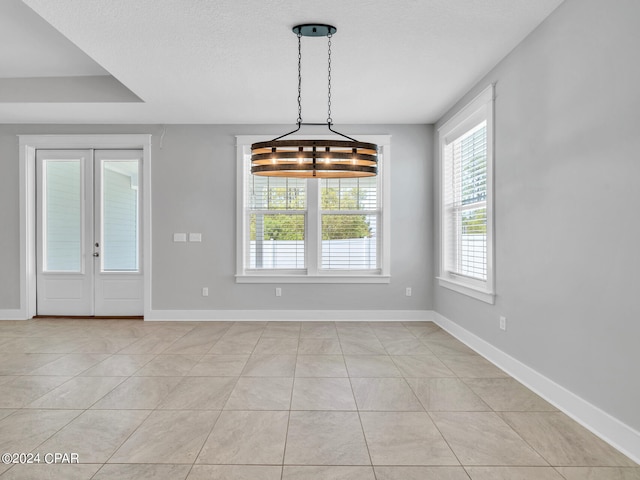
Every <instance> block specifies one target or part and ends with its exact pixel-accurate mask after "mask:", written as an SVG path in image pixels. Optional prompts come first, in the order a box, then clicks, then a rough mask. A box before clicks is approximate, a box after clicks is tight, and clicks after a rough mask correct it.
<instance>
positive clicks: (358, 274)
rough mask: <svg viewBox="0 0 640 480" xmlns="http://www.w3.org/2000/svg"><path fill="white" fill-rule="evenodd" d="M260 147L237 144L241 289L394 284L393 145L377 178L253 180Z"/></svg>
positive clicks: (245, 140) (244, 140) (244, 141)
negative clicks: (244, 285)
mask: <svg viewBox="0 0 640 480" xmlns="http://www.w3.org/2000/svg"><path fill="white" fill-rule="evenodd" d="M258 140H259V139H257V138H256V137H245V136H239V137H238V242H239V244H238V258H237V275H236V278H237V281H238V282H253V283H256V282H283V281H284V282H287V281H292V282H300V281H302V282H311V283H327V282H339V283H358V282H363V283H379V282H383V283H385V282H388V281H389V267H388V266H389V258H388V251H389V241H388V229H387V228H386V227H385V226H386V225H388V222H389V211H388V208H386V207H385V200H387V202H388V194H385V189H388V187H387V185H388V181H387V180H386V177H385V175H388V171H389V148H390V147H389V137H388V136H384V137H376V138H375V139H372V141H374V140H375V141H376V142H377V143H378V144H379V145H380V144H382V145H381V149H382V151H381V152H380V154H379V167H378V176H376V177H366V178H353V179H352V178H347V179H338V178H325V179H300V178H280V177H261V176H254V175H251V168H250V145H251V143H253V142H255V141H258ZM381 140H384V142H381ZM287 278H289V280H287Z"/></svg>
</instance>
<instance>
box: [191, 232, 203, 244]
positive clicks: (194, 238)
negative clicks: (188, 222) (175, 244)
mask: <svg viewBox="0 0 640 480" xmlns="http://www.w3.org/2000/svg"><path fill="white" fill-rule="evenodd" d="M189 241H190V242H201V241H202V234H201V233H190V234H189Z"/></svg>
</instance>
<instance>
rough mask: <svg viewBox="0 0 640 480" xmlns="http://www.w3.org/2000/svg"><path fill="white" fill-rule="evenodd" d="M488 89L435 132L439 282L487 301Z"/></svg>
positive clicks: (489, 293) (490, 126) (490, 116)
mask: <svg viewBox="0 0 640 480" xmlns="http://www.w3.org/2000/svg"><path fill="white" fill-rule="evenodd" d="M492 131H493V87H489V88H488V89H486V90H484V91H483V92H482V93H481V94H480V95H479V96H478V97H476V99H475V100H473V101H472V102H471V103H470V104H469V105H467V106H466V107H464V108H463V109H462V110H461V111H460V112H459V113H458V114H456V115H455V116H454V117H453V118H452V119H451V120H449V121H448V122H446V123H445V124H444V125H443V126H442V127H441V128H440V129H439V131H438V134H439V137H440V171H441V184H440V192H441V198H440V219H441V222H440V225H441V244H440V254H441V259H440V260H441V261H440V277H439V280H440V285H442V286H444V287H448V288H452V289H453V290H457V291H459V292H461V293H466V294H468V295H470V296H473V297H475V298H478V299H480V300H484V301H486V302H489V303H493V222H492V197H493V195H492V170H493V168H492V167H493V149H492V145H493V140H492Z"/></svg>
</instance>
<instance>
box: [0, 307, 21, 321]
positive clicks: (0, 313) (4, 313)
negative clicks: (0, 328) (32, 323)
mask: <svg viewBox="0 0 640 480" xmlns="http://www.w3.org/2000/svg"><path fill="white" fill-rule="evenodd" d="M0 320H26V316H25V313H24V311H23V310H22V309H20V308H16V309H11V310H0Z"/></svg>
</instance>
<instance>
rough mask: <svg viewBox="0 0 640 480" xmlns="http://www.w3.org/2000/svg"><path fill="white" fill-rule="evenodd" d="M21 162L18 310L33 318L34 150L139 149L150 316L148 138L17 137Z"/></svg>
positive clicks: (146, 302)
mask: <svg viewBox="0 0 640 480" xmlns="http://www.w3.org/2000/svg"><path fill="white" fill-rule="evenodd" d="M18 139H19V161H20V309H19V310H18V312H17V317H18V318H21V319H30V318H33V316H34V315H36V190H37V188H36V150H37V149H69V150H71V149H130V150H134V149H142V181H143V192H142V196H143V198H142V202H143V207H142V208H143V232H142V246H143V252H144V256H143V272H144V316H145V318H147V317H149V314H150V312H151V135H147V134H122V135H18Z"/></svg>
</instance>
